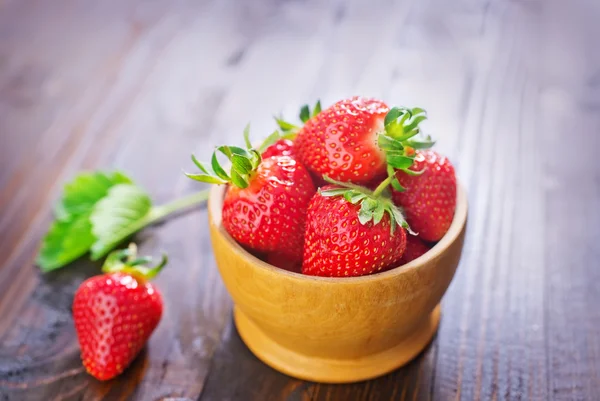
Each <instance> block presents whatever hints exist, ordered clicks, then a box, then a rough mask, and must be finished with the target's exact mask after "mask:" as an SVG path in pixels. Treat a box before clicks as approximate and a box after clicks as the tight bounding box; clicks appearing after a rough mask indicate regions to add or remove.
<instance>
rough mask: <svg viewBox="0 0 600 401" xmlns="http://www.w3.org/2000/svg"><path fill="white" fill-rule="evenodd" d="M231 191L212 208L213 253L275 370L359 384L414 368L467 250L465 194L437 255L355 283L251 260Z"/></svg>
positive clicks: (254, 345) (246, 333)
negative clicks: (229, 220)
mask: <svg viewBox="0 0 600 401" xmlns="http://www.w3.org/2000/svg"><path fill="white" fill-rule="evenodd" d="M224 191H225V187H223V186H220V187H217V186H215V187H214V188H213V189H212V192H211V194H210V198H209V203H208V207H209V214H210V218H209V220H210V233H211V239H212V244H213V248H214V254H215V257H216V260H217V265H218V267H219V271H220V273H221V276H222V278H223V281H224V282H225V286H226V287H227V290H228V291H229V294H230V295H231V297H232V298H233V301H234V304H235V306H234V320H235V324H236V326H237V329H238V332H239V333H240V336H241V337H242V339H243V341H244V342H245V343H246V345H247V346H248V348H249V349H250V350H251V351H252V352H253V353H254V354H255V355H256V356H257V357H258V358H259V359H261V360H262V361H263V362H265V363H266V364H267V365H270V366H271V367H273V368H275V369H277V370H278V371H281V372H283V373H286V374H288V375H290V376H294V377H297V378H300V379H304V380H311V381H316V382H324V383H347V382H356V381H361V380H366V379H371V378H374V377H377V376H381V375H384V374H386V373H388V372H390V371H392V370H395V369H396V368H398V367H400V366H402V365H404V364H406V363H407V362H409V361H410V360H411V359H413V358H414V357H415V356H417V355H418V354H419V353H420V352H421V351H422V350H423V349H424V348H425V347H426V346H427V344H428V343H429V342H430V341H431V339H432V337H433V335H434V334H435V331H436V330H437V327H438V324H439V320H440V305H439V303H440V300H441V299H442V296H443V295H444V293H445V292H446V289H447V288H448V285H450V281H451V280H452V277H453V276H454V272H455V271H456V267H457V265H458V262H459V259H460V255H461V251H462V246H463V239H464V235H465V228H466V221H467V198H466V195H465V192H464V190H463V188H462V187H461V186H459V189H458V202H457V208H456V213H455V216H454V220H453V222H452V225H451V227H450V229H449V231H448V233H447V234H446V235H445V236H444V238H442V240H441V241H440V242H438V243H437V244H436V245H435V246H434V247H433V248H432V249H431V250H430V251H429V252H427V253H426V254H425V255H423V256H422V257H420V258H418V259H416V260H414V261H412V262H411V263H408V264H406V265H404V266H402V267H400V268H396V269H392V270H390V271H387V272H384V273H377V274H373V275H370V276H363V277H349V278H327V277H313V276H305V275H302V274H297V273H292V272H288V271H286V270H282V269H279V268H276V267H274V266H271V265H269V264H267V263H265V262H263V261H261V260H260V259H258V258H256V257H254V256H253V255H251V254H250V253H248V252H247V251H246V250H244V249H243V248H242V247H241V246H240V245H238V244H237V243H236V242H235V241H234V240H233V239H232V238H231V236H229V234H228V233H227V232H226V231H225V229H224V228H223V226H222V224H221V210H222V206H223V196H224Z"/></svg>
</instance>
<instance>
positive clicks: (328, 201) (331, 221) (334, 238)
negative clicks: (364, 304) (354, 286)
mask: <svg viewBox="0 0 600 401" xmlns="http://www.w3.org/2000/svg"><path fill="white" fill-rule="evenodd" d="M389 182H390V179H387V180H386V182H383V183H382V184H381V185H380V186H379V187H378V188H377V189H375V191H371V190H369V189H367V188H362V187H359V186H356V185H352V184H347V183H346V184H344V183H337V184H336V185H330V186H326V187H323V188H321V189H320V190H319V192H318V193H316V194H315V195H314V196H313V198H312V200H311V202H310V205H309V207H308V216H307V226H306V234H305V247H304V259H303V264H302V273H304V274H308V275H315V276H330V277H348V276H362V275H366V274H371V273H375V272H378V271H381V270H382V269H385V268H388V267H391V266H394V265H395V264H396V263H397V262H398V261H399V260H400V258H401V257H402V255H403V253H404V249H405V247H406V231H405V228H404V227H406V222H405V221H404V217H403V216H402V213H401V212H400V210H399V209H398V208H397V207H396V206H395V205H394V204H393V202H392V200H391V199H390V198H389V196H387V195H386V194H385V193H384V191H385V188H386V186H387V184H389Z"/></svg>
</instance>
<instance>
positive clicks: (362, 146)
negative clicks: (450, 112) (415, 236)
mask: <svg viewBox="0 0 600 401" xmlns="http://www.w3.org/2000/svg"><path fill="white" fill-rule="evenodd" d="M305 107H306V106H305ZM306 114H307V113H305V116H304V117H307V115H306ZM425 119H426V117H425V111H424V110H422V109H419V108H415V109H407V108H392V109H390V108H389V107H388V106H387V105H386V104H385V103H384V102H383V101H380V100H377V99H369V98H363V97H359V96H355V97H352V98H349V99H344V100H341V101H339V102H337V103H335V104H334V105H333V106H331V107H329V108H327V109H325V110H323V111H322V112H320V113H317V114H313V115H312V117H311V118H309V119H307V120H306V123H305V125H304V126H303V127H301V128H298V127H295V126H291V125H290V124H288V123H285V122H282V121H281V120H277V122H278V124H279V126H280V128H281V129H282V130H284V131H286V132H297V137H296V140H295V150H296V152H297V154H298V156H299V158H300V160H302V162H303V163H304V164H305V165H306V166H307V168H308V169H309V170H311V171H312V172H313V173H315V174H317V175H320V176H327V177H329V178H332V179H334V180H337V181H343V182H353V183H356V184H361V185H362V184H367V183H369V182H371V181H373V180H375V179H377V178H382V177H384V176H385V175H386V172H387V171H388V165H389V166H391V167H395V168H407V167H410V164H411V163H412V159H410V158H407V157H406V156H405V155H404V152H403V149H404V146H403V145H404V143H405V142H406V141H408V140H409V139H410V138H412V137H413V136H415V135H416V134H418V133H419V128H418V124H419V123H420V122H421V121H423V120H425ZM421 144H422V145H423V144H424V142H422V143H421ZM431 144H433V143H431Z"/></svg>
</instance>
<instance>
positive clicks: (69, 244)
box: [36, 213, 96, 273]
mask: <svg viewBox="0 0 600 401" xmlns="http://www.w3.org/2000/svg"><path fill="white" fill-rule="evenodd" d="M95 240H96V238H95V237H94V235H93V234H92V224H91V223H90V222H89V213H84V214H81V215H80V216H78V217H74V218H73V219H72V220H67V221H60V220H56V221H54V222H53V223H52V225H51V226H50V229H49V230H48V233H47V234H46V237H45V238H44V241H43V243H42V247H41V249H40V252H39V255H38V257H37V260H36V263H37V265H38V266H39V267H40V270H42V272H44V273H47V272H49V271H52V270H55V269H58V268H59V267H62V266H64V265H66V264H68V263H70V262H72V261H74V260H75V259H77V258H79V257H80V256H83V255H84V254H85V253H86V252H87V251H88V250H89V249H90V247H91V246H92V244H93V243H94V241H95Z"/></svg>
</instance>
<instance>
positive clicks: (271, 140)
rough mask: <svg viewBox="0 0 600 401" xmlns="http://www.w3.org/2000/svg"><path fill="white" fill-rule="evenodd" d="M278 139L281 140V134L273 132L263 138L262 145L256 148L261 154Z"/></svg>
mask: <svg viewBox="0 0 600 401" xmlns="http://www.w3.org/2000/svg"><path fill="white" fill-rule="evenodd" d="M280 138H281V133H280V132H279V131H273V133H272V134H271V135H269V136H268V137H266V138H265V140H264V141H263V143H262V144H261V145H260V147H259V148H258V151H259V152H260V153H263V152H264V151H265V150H267V148H268V147H269V146H271V145H273V144H274V143H275V142H277V141H278V140H279V139H280Z"/></svg>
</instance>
